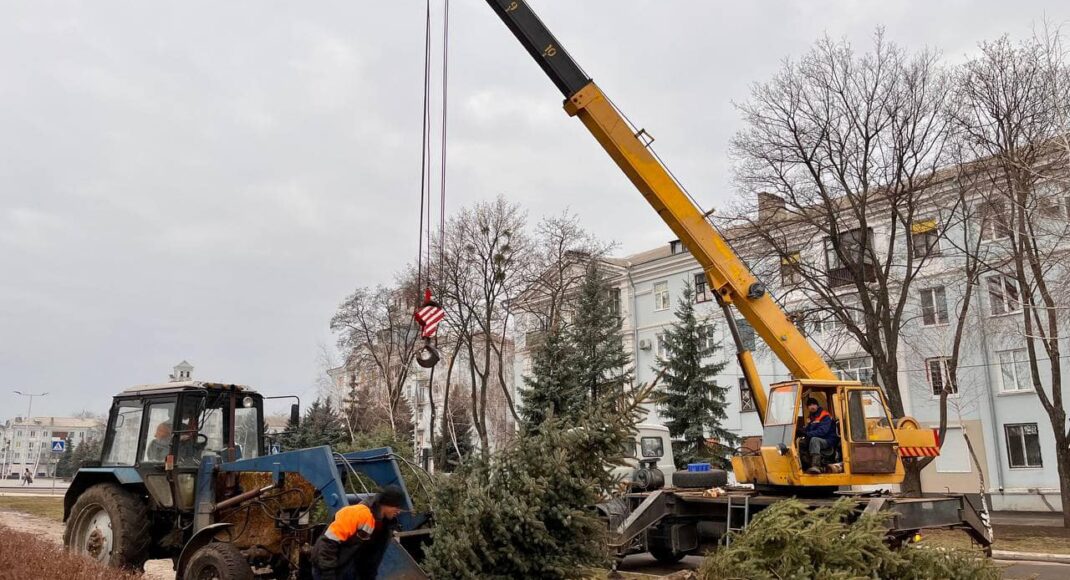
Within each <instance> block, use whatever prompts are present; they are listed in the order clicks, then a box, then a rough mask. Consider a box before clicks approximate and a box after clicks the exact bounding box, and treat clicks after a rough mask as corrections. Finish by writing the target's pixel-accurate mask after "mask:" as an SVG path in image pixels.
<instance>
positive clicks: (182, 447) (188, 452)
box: [175, 417, 205, 464]
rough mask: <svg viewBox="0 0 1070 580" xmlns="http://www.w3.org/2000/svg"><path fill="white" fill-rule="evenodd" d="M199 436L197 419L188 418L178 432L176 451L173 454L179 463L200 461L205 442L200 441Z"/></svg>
mask: <svg viewBox="0 0 1070 580" xmlns="http://www.w3.org/2000/svg"><path fill="white" fill-rule="evenodd" d="M199 436H200V432H199V431H198V428H197V417H190V418H189V420H188V421H186V424H185V425H184V426H183V427H182V430H181V431H179V436H178V451H177V452H176V453H175V456H176V457H177V458H178V461H179V463H187V464H188V463H197V462H199V461H200V460H201V455H202V454H203V453H204V446H205V442H203V441H200V440H199Z"/></svg>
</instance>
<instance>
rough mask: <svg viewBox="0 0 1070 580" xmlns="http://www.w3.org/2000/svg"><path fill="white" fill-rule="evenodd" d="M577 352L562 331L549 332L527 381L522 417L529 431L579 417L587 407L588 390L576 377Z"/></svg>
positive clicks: (522, 388) (535, 354)
mask: <svg viewBox="0 0 1070 580" xmlns="http://www.w3.org/2000/svg"><path fill="white" fill-rule="evenodd" d="M576 361H577V356H576V348H575V347H574V346H573V345H572V344H571V343H570V341H569V340H568V337H567V336H566V335H565V333H564V332H562V331H561V330H560V327H556V328H551V329H550V330H548V331H547V332H546V338H545V339H544V340H543V342H542V344H540V345H538V346H537V347H536V348H535V351H534V354H533V355H532V358H531V375H530V376H525V377H524V386H523V387H521V389H520V397H521V399H522V400H523V402H524V405H523V407H521V409H520V415H521V417H522V418H523V420H524V428H525V429H526V430H527V431H536V430H537V429H538V427H539V425H542V424H543V423H544V422H545V421H546V420H547V419H549V418H551V417H559V418H568V417H575V416H576V415H577V414H579V413H580V412H582V410H583V409H584V407H585V406H586V404H587V390H586V389H585V388H584V386H583V385H581V384H580V381H579V377H578V376H577V373H576V366H575V365H576Z"/></svg>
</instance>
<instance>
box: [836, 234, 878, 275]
mask: <svg viewBox="0 0 1070 580" xmlns="http://www.w3.org/2000/svg"><path fill="white" fill-rule="evenodd" d="M835 240H836V241H835V242H834V241H833V238H825V264H826V267H827V274H828V277H829V284H830V285H831V286H832V287H837V286H845V285H847V284H851V283H852V282H853V281H854V273H855V272H857V273H858V274H860V275H861V276H862V278H863V279H864V280H865V281H867V282H868V281H872V280H873V277H874V274H875V270H874V268H873V257H872V253H873V228H866V229H864V230H863V229H861V228H858V229H853V230H848V231H846V232H843V233H841V234H838V235H837V236H836V238H835ZM837 245H838V246H839V248H840V250H839V252H837V251H836V246H837ZM840 256H843V259H840Z"/></svg>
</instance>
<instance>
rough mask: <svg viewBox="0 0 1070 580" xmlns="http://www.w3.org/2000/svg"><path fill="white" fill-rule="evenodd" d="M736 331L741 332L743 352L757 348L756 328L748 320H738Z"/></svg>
mask: <svg viewBox="0 0 1070 580" xmlns="http://www.w3.org/2000/svg"><path fill="white" fill-rule="evenodd" d="M736 330H737V331H739V341H740V342H741V343H743V350H754V347H755V346H756V344H755V340H756V337H755V334H754V327H753V326H751V325H750V323H749V322H747V321H746V319H743V318H737V319H736Z"/></svg>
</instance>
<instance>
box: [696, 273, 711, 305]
mask: <svg viewBox="0 0 1070 580" xmlns="http://www.w3.org/2000/svg"><path fill="white" fill-rule="evenodd" d="M712 299H713V295H711V294H710V288H709V286H707V285H706V273H705V272H699V273H698V274H695V303H696V304H697V303H699V302H709V301H710V300H712Z"/></svg>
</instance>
